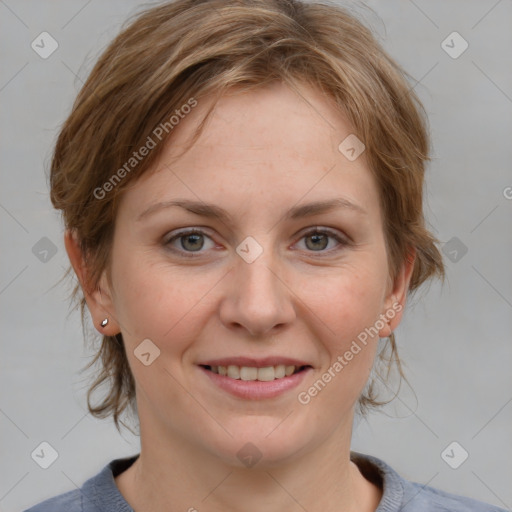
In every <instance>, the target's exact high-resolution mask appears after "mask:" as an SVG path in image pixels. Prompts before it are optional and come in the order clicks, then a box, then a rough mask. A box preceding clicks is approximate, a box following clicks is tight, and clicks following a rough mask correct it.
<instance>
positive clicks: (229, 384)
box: [199, 366, 312, 400]
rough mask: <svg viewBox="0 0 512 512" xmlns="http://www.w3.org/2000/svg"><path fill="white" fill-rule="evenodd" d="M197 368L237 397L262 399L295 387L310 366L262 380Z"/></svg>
mask: <svg viewBox="0 0 512 512" xmlns="http://www.w3.org/2000/svg"><path fill="white" fill-rule="evenodd" d="M199 369H200V370H202V371H203V373H206V374H207V375H208V377H209V378H210V379H211V380H212V382H213V383H214V384H216V385H217V386H218V387H219V388H221V389H223V390H224V391H227V392H228V393H231V394H232V395H234V396H236V397H238V398H244V399H246V400H263V399H265V398H274V397H276V396H279V395H282V394H283V393H285V392H286V391H289V390H291V389H293V388H296V387H297V386H298V385H299V384H300V383H301V382H302V380H303V379H304V377H305V376H306V374H308V373H309V372H310V370H312V368H306V369H305V370H302V371H301V372H298V373H294V374H293V375H290V376H289V377H283V378H282V379H274V380H271V381H268V382H264V381H260V380H241V379H232V378H231V377H226V376H224V375H219V374H218V373H213V372H212V371H210V370H207V369H206V368H203V367H202V366H200V367H199Z"/></svg>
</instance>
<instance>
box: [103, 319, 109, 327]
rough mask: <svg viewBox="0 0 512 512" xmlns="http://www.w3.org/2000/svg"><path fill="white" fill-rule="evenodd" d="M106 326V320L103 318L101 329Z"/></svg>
mask: <svg viewBox="0 0 512 512" xmlns="http://www.w3.org/2000/svg"><path fill="white" fill-rule="evenodd" d="M107 324H108V318H105V320H103V321H102V322H101V327H105V326H106V325H107Z"/></svg>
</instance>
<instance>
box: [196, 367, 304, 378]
mask: <svg viewBox="0 0 512 512" xmlns="http://www.w3.org/2000/svg"><path fill="white" fill-rule="evenodd" d="M199 366H201V367H202V368H204V369H205V370H207V371H209V372H212V373H216V374H218V375H221V376H223V377H228V378H230V379H233V380H243V381H260V382H271V381H274V380H280V379H285V378H286V377H291V376H292V375H295V374H297V373H301V372H304V371H305V370H307V369H308V368H311V366H310V365H285V364H278V365H273V366H260V367H258V366H237V365H234V364H230V365H202V364H201V365H199Z"/></svg>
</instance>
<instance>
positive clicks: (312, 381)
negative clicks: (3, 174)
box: [30, 0, 499, 512]
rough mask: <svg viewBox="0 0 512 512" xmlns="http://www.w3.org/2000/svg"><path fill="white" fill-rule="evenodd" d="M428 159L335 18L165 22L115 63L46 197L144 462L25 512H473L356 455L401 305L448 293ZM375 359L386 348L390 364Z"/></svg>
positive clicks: (330, 14) (392, 87)
mask: <svg viewBox="0 0 512 512" xmlns="http://www.w3.org/2000/svg"><path fill="white" fill-rule="evenodd" d="M427 160H428V137H427V133H426V128H425V121H424V118H423V116H422V110H421V106H420V104H419V102H418V100H417V98H416V97H415V95H414V93H413V92H412V91H411V90H409V86H408V84H407V82H406V80H405V79H404V75H403V72H402V71H401V70H400V68H399V67H398V66H397V65H396V64H395V63H394V62H393V61H392V60H391V59H390V58H389V57H388V56H387V55H386V54H385V53H384V52H383V50H382V49H381V47H380V46H379V45H378V43H377V42H376V41H375V39H374V38H373V36H372V35H371V33H370V32H369V31H368V30H367V29H366V28H365V27H364V26H362V25H361V24H360V22H359V21H357V20H356V19H355V18H354V17H352V16H351V15H349V14H348V13H347V12H345V11H344V10H342V9H340V8H338V7H334V6H327V5H320V4H313V3H300V2H298V1H291V0H287V1H284V0H283V1H276V0H257V1H251V2H243V1H239V2H236V1H233V0H222V1H215V2H197V1H192V0H177V1H175V2H171V3H166V4H164V5H162V6H159V7H156V8H153V9H150V10H147V11H146V12H144V13H142V14H141V15H140V16H138V17H137V19H135V20H134V21H133V22H132V23H131V24H130V25H129V26H128V27H127V28H126V29H125V30H124V31H123V32H122V33H121V34H120V35H119V36H118V37H117V38H116V39H115V40H114V41H113V42H112V43H111V45H110V46H109V47H108V48H107V50H106V51H105V52H104V53H103V55H102V56H101V58H100V59H99V62H98V63H97V65H96V66H95V68H94V69H93V71H92V73H91V75H90V77H89V78H88V80H87V82H86V83H85V85H84V87H83V88H82V90H81V92H80V94H79V96H78V98H77V100H76V103H75V105H74V108H73V111H72V113H71V115H70V116H69V118H68V120H67V121H66V123H65V125H64V127H63V129H62V132H61V134H60V136H59V138H58V141H57V144H56V148H55V153H54V157H53V162H52V170H51V197H52V201H53V204H54V206H55V207H56V208H57V209H60V210H62V212H63V215H64V220H65V225H66V234H65V244H66V249H67V252H68V255H69V258H70V261H71V264H72V266H73V269H74V271H75V273H76V275H77V277H78V279H79V282H80V289H77V290H76V292H77V293H78V292H79V290H81V291H82V292H83V298H82V300H81V304H82V308H83V311H85V307H87V309H88V311H89V312H90V314H91V317H92V320H93V322H94V325H95V326H96V328H97V329H98V331H99V332H100V333H101V334H102V336H103V342H102V345H101V348H100V350H99V352H98V354H97V357H96V360H97V361H99V362H101V365H102V367H101V372H100V374H99V375H98V378H97V380H96V381H95V383H94V384H93V387H92V389H91V392H92V391H94V390H95V389H97V388H99V387H100V386H102V385H105V384H108V385H110V389H109V393H108V394H107V396H106V397H105V399H104V400H103V401H102V402H100V403H96V404H95V403H92V395H90V397H89V398H90V402H89V408H90V411H91V412H92V413H93V414H95V415H97V416H108V415H112V416H113V418H114V421H115V422H116V424H117V425H118V424H119V421H120V417H121V415H122V413H123V412H128V411H129V410H130V409H133V411H134V412H136V413H137V415H138V419H139V424H140V436H141V452H140V454H139V455H137V456H134V457H131V458H129V459H118V460H115V461H112V462H111V463H110V464H109V465H108V466H107V467H105V468H104V469H103V471H102V472H101V473H99V474H98V475H96V476H95V477H93V478H92V479H90V480H89V481H88V482H87V483H85V484H84V486H83V487H82V488H81V489H79V490H75V491H71V492H69V493H67V494H64V495H61V496H58V497H55V498H52V499H50V500H48V501H46V502H43V503H42V504H39V505H37V506H35V507H33V508H32V509H30V510H31V511H34V512H36V511H37V512H43V511H49V510H51V511H58V510H62V511H64V510H66V511H70V510H73V511H74V510H77V511H78V510H80V511H93V510H105V511H106V510H108V511H128V510H135V511H139V510H140V511H146V510H155V511H160V510H166V511H167V510H189V511H193V510H199V511H201V510H212V511H220V510H233V511H236V510H244V511H251V510H255V511H256V510H258V511H259V510H266V511H273V510H276V511H277V510H279V511H281V510H287V511H295V510H297V511H298V510H308V511H316V510H323V511H334V510H345V511H356V510H357V511H358V512H370V511H372V512H373V511H378V512H384V511H399V510H410V511H413V510H414V511H427V510H428V511H433V510H452V511H462V510H466V511H469V510H471V511H479V510H481V511H484V510H486V511H487V510H499V509H497V508H495V507H491V506H490V505H486V504H484V503H481V502H478V501H475V500H472V499H469V498H463V497H460V496H456V495H453V494H449V493H446V492H443V491H439V490H436V489H432V488H430V487H424V486H421V485H419V484H415V483H412V482H409V481H406V480H405V479H403V478H402V477H401V476H400V475H398V474H397V473H396V472H395V471H394V470H393V469H392V468H391V467H390V466H388V465H387V464H386V463H385V462H383V461H381V460H379V459H376V458H374V457H370V456H367V455H363V454H359V453H354V452H351V451H350V439H351V433H352V423H353V419H354V414H355V412H356V411H357V410H359V411H362V412H364V411H365V410H366V409H367V408H369V407H372V406H377V405H379V401H378V400H377V391H376V389H375V386H374V385H373V384H374V382H373V378H374V376H373V375H372V369H373V368H374V365H376V369H378V367H379V362H381V363H385V361H386V359H385V357H384V352H385V351H384V350H383V347H380V346H379V340H381V339H382V340H383V342H384V344H386V343H387V344H388V345H387V346H389V347H390V349H391V353H392V357H391V359H390V360H391V361H395V362H396V363H397V365H398V368H399V369H400V366H399V365H400V362H399V360H398V358H397V355H396V347H395V340H394V335H393V331H394V330H395V329H396V327H397V326H398V324H399V323H400V320H401V318H402V314H403V309H404V307H405V304H406V301H407V296H408V294H409V293H410V292H413V291H414V290H416V289H417V288H418V287H419V286H420V285H421V284H422V283H424V282H425V281H427V280H428V279H430V278H432V277H434V276H436V275H437V276H442V275H443V264H442V260H441V256H440V253H439V251H438V249H437V247H436V243H435V242H436V241H435V239H434V238H433V237H432V236H431V234H430V233H429V232H428V231H427V230H426V228H425V222H424V219H423V213H422V186H423V179H424V165H425V162H426V161H427ZM385 346H386V345H384V347H385Z"/></svg>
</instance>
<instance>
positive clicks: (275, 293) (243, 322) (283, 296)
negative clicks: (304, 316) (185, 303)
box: [219, 250, 296, 337]
mask: <svg viewBox="0 0 512 512" xmlns="http://www.w3.org/2000/svg"><path fill="white" fill-rule="evenodd" d="M234 265H235V266H234V268H233V270H232V271H231V272H230V273H229V276H228V285H227V287H226V293H225V295H224V297H223V300H222V303H221V306H220V313H219V314H220V319H221V321H222V323H223V324H224V325H225V326H226V327H227V328H228V329H238V330H240V331H242V330H245V331H247V332H248V333H249V334H250V335H251V336H253V337H262V336H265V335H267V336H268V335H269V334H273V333H274V332H276V331H277V330H278V329H284V328H285V327H286V326H287V325H289V324H291V322H292V321H293V320H294V318H295V316H296V312H295V309H294V307H293V296H294V294H293V292H292V290H291V289H290V286H289V285H288V284H287V283H286V282H285V279H284V272H283V266H282V265H279V262H278V261H277V257H275V256H274V255H273V254H272V253H271V251H270V250H269V251H263V254H261V255H260V256H259V257H258V258H257V259H256V260H255V261H253V262H252V263H248V262H247V261H245V260H244V259H243V258H241V257H238V256H236V261H235V263H234Z"/></svg>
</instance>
